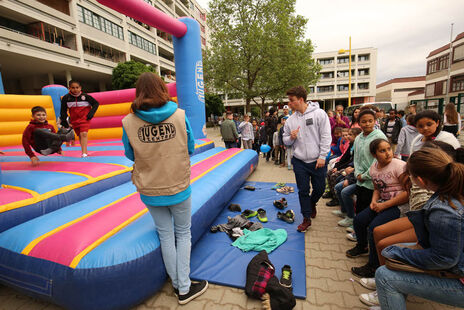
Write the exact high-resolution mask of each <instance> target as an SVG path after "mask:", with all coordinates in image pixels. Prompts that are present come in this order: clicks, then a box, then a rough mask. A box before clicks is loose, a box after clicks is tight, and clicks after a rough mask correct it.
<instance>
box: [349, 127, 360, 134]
mask: <svg viewBox="0 0 464 310" xmlns="http://www.w3.org/2000/svg"><path fill="white" fill-rule="evenodd" d="M350 131H351V132H352V133H353V135H355V136H358V135H359V134H360V133H361V132H362V130H361V128H358V127H352V128H350Z"/></svg>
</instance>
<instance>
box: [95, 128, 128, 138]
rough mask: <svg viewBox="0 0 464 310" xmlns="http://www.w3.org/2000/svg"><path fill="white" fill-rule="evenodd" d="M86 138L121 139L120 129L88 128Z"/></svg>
mask: <svg viewBox="0 0 464 310" xmlns="http://www.w3.org/2000/svg"><path fill="white" fill-rule="evenodd" d="M88 137H89V140H100V139H121V137H122V127H113V128H90V130H89V132H88Z"/></svg>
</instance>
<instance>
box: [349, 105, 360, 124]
mask: <svg viewBox="0 0 464 310" xmlns="http://www.w3.org/2000/svg"><path fill="white" fill-rule="evenodd" d="M356 110H360V108H354V109H353V112H352V113H351V123H352V124H354V123H359V115H358V117H355V116H354V112H356Z"/></svg>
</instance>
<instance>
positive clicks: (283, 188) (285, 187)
mask: <svg viewBox="0 0 464 310" xmlns="http://www.w3.org/2000/svg"><path fill="white" fill-rule="evenodd" d="M276 191H277V192H278V193H281V194H285V195H288V193H289V191H288V190H287V186H284V187H282V188H278V189H276Z"/></svg>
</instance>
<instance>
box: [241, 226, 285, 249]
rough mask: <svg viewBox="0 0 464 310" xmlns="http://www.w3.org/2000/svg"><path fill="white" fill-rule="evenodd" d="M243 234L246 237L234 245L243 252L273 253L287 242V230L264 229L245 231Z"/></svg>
mask: <svg viewBox="0 0 464 310" xmlns="http://www.w3.org/2000/svg"><path fill="white" fill-rule="evenodd" d="M243 232H244V233H245V235H244V236H242V237H240V238H238V239H237V240H235V241H234V242H233V243H232V245H233V246H235V247H237V248H239V249H240V250H242V251H243V252H248V251H262V250H265V251H266V252H267V253H271V252H272V251H274V250H275V249H276V248H277V247H279V246H280V245H281V244H282V243H284V242H285V240H287V231H286V230H285V229H276V230H272V229H269V228H263V229H260V230H256V231H250V230H248V229H244V231H243Z"/></svg>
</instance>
